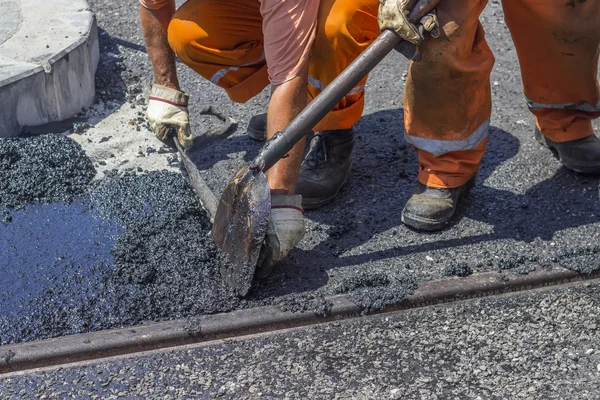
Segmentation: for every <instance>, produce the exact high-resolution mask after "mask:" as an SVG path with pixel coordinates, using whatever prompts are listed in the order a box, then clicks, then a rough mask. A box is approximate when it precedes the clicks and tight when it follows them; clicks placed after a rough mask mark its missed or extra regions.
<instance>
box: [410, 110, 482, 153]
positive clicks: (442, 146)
mask: <svg viewBox="0 0 600 400" xmlns="http://www.w3.org/2000/svg"><path fill="white" fill-rule="evenodd" d="M489 130H490V120H489V119H487V120H486V121H485V122H484V123H483V124H481V125H480V126H479V127H478V128H477V129H476V130H475V132H473V133H471V134H470V135H469V137H467V138H465V139H462V140H437V139H427V138H420V137H416V136H410V135H409V134H407V133H405V134H404V140H406V142H407V143H409V144H411V145H413V146H415V147H416V148H418V149H421V150H425V151H428V152H430V153H432V154H433V155H434V156H436V157H437V156H441V155H442V154H445V153H449V152H451V151H461V150H473V149H474V148H476V147H477V146H479V143H481V141H482V140H483V139H485V138H486V137H487V136H488V132H489Z"/></svg>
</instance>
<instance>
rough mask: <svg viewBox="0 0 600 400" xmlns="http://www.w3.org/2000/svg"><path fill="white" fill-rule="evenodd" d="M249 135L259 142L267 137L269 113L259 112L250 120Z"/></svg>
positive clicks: (247, 130)
mask: <svg viewBox="0 0 600 400" xmlns="http://www.w3.org/2000/svg"><path fill="white" fill-rule="evenodd" d="M246 132H248V137H249V138H251V139H254V140H256V141H259V142H264V141H265V140H266V139H267V113H263V114H257V115H255V116H253V117H252V118H250V122H248V128H247V129H246Z"/></svg>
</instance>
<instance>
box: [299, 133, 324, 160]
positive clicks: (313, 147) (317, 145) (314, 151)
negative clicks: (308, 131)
mask: <svg viewBox="0 0 600 400" xmlns="http://www.w3.org/2000/svg"><path fill="white" fill-rule="evenodd" d="M325 136H326V135H325V133H323V132H317V133H315V134H314V136H313V137H312V139H311V140H310V144H309V147H308V153H307V154H306V157H305V158H304V162H305V165H307V166H308V167H309V168H311V169H316V168H318V167H319V166H321V165H322V164H323V163H324V162H325V161H327V144H326V143H325Z"/></svg>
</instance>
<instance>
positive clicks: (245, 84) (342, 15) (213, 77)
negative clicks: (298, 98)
mask: <svg viewBox="0 0 600 400" xmlns="http://www.w3.org/2000/svg"><path fill="white" fill-rule="evenodd" d="M378 6H379V1H378V0H322V1H321V4H320V8H319V17H318V23H317V35H316V39H315V42H314V44H313V47H312V50H311V58H310V65H309V85H308V95H309V99H313V98H314V97H315V96H317V95H318V94H319V93H320V92H321V90H322V89H323V88H324V87H325V86H327V85H328V84H329V83H330V82H331V81H332V80H333V79H334V78H335V77H336V76H337V75H338V74H339V73H340V72H341V71H342V70H343V69H344V68H345V67H346V66H348V64H350V63H351V62H352V61H353V60H354V59H355V58H356V57H357V56H358V55H359V54H360V53H361V52H362V51H363V50H364V49H365V48H366V47H367V46H368V45H369V44H370V43H371V42H372V41H373V40H374V39H375V38H376V37H377V36H378V35H379V26H378V24H377V10H378ZM168 37H169V44H170V45H171V47H172V48H173V50H174V51H175V53H176V54H177V56H178V57H179V59H180V60H181V61H182V62H183V63H184V64H186V65H187V66H189V67H190V68H192V69H193V70H194V71H196V72H197V73H199V74H200V75H202V76H203V77H204V78H206V79H208V80H210V81H211V82H213V83H215V84H217V85H219V86H220V87H222V88H224V89H225V91H226V92H227V94H228V95H229V98H230V99H231V100H233V101H235V102H239V103H243V102H246V101H248V100H249V99H251V98H252V97H254V96H255V95H257V94H258V93H260V92H261V91H262V90H263V89H264V88H265V87H266V86H267V85H268V84H269V80H268V76H267V65H266V62H265V57H264V52H263V33H262V17H261V14H260V2H259V1H258V0H189V1H188V2H187V3H185V4H184V5H182V6H181V7H180V8H179V9H178V10H177V12H176V13H175V15H174V16H173V19H172V20H171V23H170V24H169V28H168ZM365 82H366V78H365V79H363V81H362V82H360V83H359V84H358V85H357V86H356V87H355V88H354V89H353V90H352V91H351V92H350V93H349V94H348V95H347V96H346V97H345V98H344V99H343V100H342V101H341V102H340V103H339V104H338V105H337V106H336V107H335V108H334V109H333V111H331V112H330V113H329V114H328V115H327V116H326V117H325V118H323V120H322V121H321V122H320V123H319V124H318V125H317V126H316V127H315V130H331V129H348V128H350V127H352V125H354V124H355V123H356V122H357V121H358V120H359V119H360V117H361V115H362V111H363V108H364V86H365Z"/></svg>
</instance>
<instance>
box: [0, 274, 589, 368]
mask: <svg viewBox="0 0 600 400" xmlns="http://www.w3.org/2000/svg"><path fill="white" fill-rule="evenodd" d="M597 278H600V271H596V272H595V273H593V274H590V275H581V274H579V273H576V272H574V271H570V270H566V269H563V268H552V269H549V270H538V271H534V272H532V273H530V274H528V275H518V274H515V273H513V272H511V271H505V272H490V273H478V274H474V275H471V276H469V277H466V278H456V277H454V278H445V279H439V280H435V281H430V282H425V283H423V284H421V286H420V287H419V288H418V289H417V290H416V291H415V293H413V294H412V295H410V296H409V297H407V298H406V299H404V300H403V301H401V302H399V303H398V304H392V305H390V306H388V307H387V308H386V309H384V310H379V311H377V312H375V313H373V314H381V313H386V312H393V311H398V310H406V309H412V308H418V307H426V306H430V305H433V304H440V303H450V302H453V301H457V300H464V299H471V298H477V297H487V296H491V295H497V294H503V293H508V292H517V291H527V290H531V289H536V288H541V287H548V286H557V285H561V284H566V283H571V282H577V281H585V280H591V279H597ZM329 300H331V301H332V303H333V307H332V309H331V312H330V313H329V314H328V315H326V316H318V315H316V314H314V313H313V312H309V311H306V312H296V313H294V312H289V311H282V310H280V309H279V308H277V307H274V306H264V307H256V308H251V309H245V310H238V311H233V312H229V313H223V314H214V315H204V316H200V317H197V318H196V319H195V321H194V326H195V327H196V329H195V331H194V333H190V332H189V331H188V330H187V329H186V324H187V322H188V321H187V320H185V319H180V320H174V321H167V322H159V323H151V324H147V325H141V326H135V327H129V328H122V329H113V330H107V331H100V332H92V333H85V334H78V335H72V336H63V337H59V338H55V339H46V340H40V341H33V342H27V343H20V344H15V345H8V346H2V347H0V375H1V374H6V373H12V372H17V371H24V370H29V369H33V368H41V367H50V366H56V365H63V364H68V363H73V362H78V361H87V360H94V359H99V358H105V357H111V356H117V355H124V354H135V353H139V352H143V351H149V350H156V349H165V348H170V347H177V346H182V345H186V344H193V343H202V342H208V341H211V340H216V339H226V338H234V337H241V336H244V335H249V334H256V333H261V332H274V331H278V330H282V329H288V328H297V327H302V326H307V325H316V324H322V323H325V322H330V321H335V320H342V319H349V318H356V317H359V316H361V311H363V310H361V309H360V308H359V307H358V306H357V305H356V304H354V303H353V302H352V301H351V300H350V298H349V296H348V295H338V296H334V297H331V298H330V299H329Z"/></svg>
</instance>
